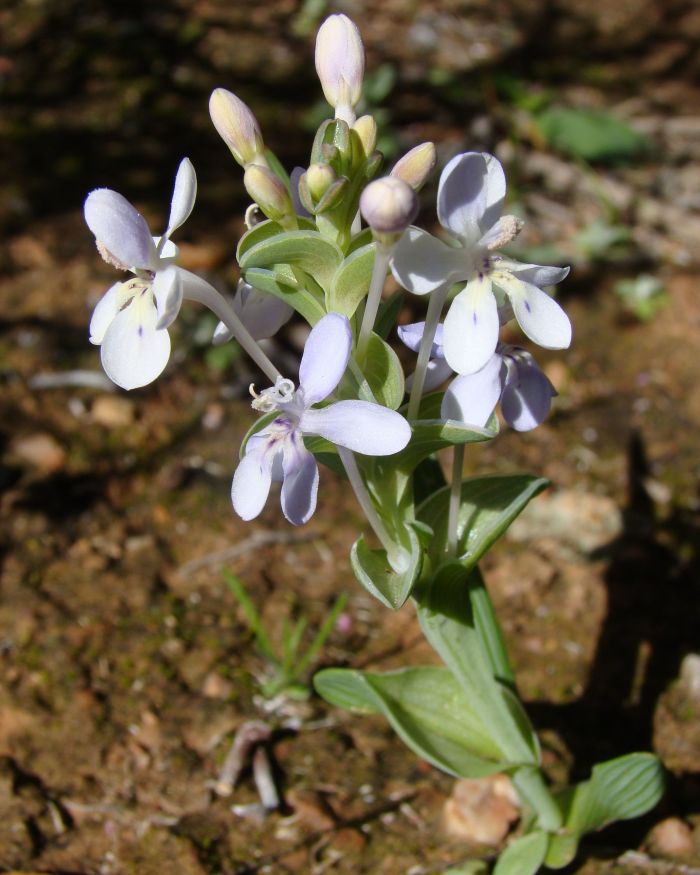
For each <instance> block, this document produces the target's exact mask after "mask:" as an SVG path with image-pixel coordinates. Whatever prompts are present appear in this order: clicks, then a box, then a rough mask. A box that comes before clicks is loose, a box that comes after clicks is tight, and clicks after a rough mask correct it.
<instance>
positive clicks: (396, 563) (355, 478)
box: [338, 447, 405, 571]
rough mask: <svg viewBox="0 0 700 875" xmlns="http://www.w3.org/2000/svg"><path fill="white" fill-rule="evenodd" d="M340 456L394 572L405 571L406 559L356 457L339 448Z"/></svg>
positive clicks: (358, 499) (359, 501)
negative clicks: (371, 495) (390, 533)
mask: <svg viewBox="0 0 700 875" xmlns="http://www.w3.org/2000/svg"><path fill="white" fill-rule="evenodd" d="M338 455H339V456H340V461H341V462H342V463H343V467H344V468H345V473H346V474H347V475H348V480H349V481H350V485H351V486H352V488H353V491H354V493H355V497H356V498H357V501H358V503H359V505H360V507H361V508H362V510H363V512H364V514H365V516H366V517H367V522H368V523H369V524H370V526H371V527H372V530H373V531H374V534H375V535H376V536H377V538H378V539H379V542H380V543H381V545H382V547H384V549H385V550H386V553H387V557H388V559H389V563H390V565H391V567H392V568H393V569H394V571H401V570H403V569H402V566H403V565H404V564H405V563H404V557H403V556H402V554H401V552H400V549H399V548H397V546H396V544H394V542H393V541H392V539H391V536H390V535H389V532H388V531H387V529H386V526H385V525H384V523H383V522H382V521H381V519H380V518H379V514H378V513H377V511H376V510H375V507H374V505H373V504H372V499H371V497H370V494H369V492H368V491H367V487H366V486H365V482H364V480H363V479H362V475H361V474H360V469H359V468H358V467H357V462H356V461H355V456H354V455H353V453H352V451H351V450H348V449H346V448H345V447H338Z"/></svg>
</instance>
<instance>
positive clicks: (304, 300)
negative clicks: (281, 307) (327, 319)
mask: <svg viewBox="0 0 700 875" xmlns="http://www.w3.org/2000/svg"><path fill="white" fill-rule="evenodd" d="M243 278H244V279H245V281H246V282H248V283H250V285H251V286H255V288H256V289H260V290H261V291H263V292H268V293H269V294H270V295H274V296H275V297H276V298H280V299H281V300H282V301H285V302H286V303H287V304H289V306H290V307H294V309H295V310H296V311H297V313H299V314H300V315H301V316H303V317H304V319H306V321H307V322H308V323H309V324H310V325H315V324H316V323H317V322H318V320H319V319H321V318H323V316H325V315H326V311H325V310H324V308H323V305H322V304H321V303H320V302H319V301H318V299H317V298H316V297H315V296H314V295H313V294H312V293H311V292H310V291H309V290H308V289H305V288H304V287H303V286H301V285H299V283H298V282H297V280H296V277H295V276H294V274H293V272H292V271H291V270H290V269H289V268H288V267H286V266H285V265H278V266H277V267H276V269H275V270H267V269H264V268H260V267H253V268H249V269H248V270H244V271H243Z"/></svg>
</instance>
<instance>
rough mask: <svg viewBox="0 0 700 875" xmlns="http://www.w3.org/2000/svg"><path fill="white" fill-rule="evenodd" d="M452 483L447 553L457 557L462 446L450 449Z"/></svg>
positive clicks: (462, 461)
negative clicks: (451, 454) (451, 453)
mask: <svg viewBox="0 0 700 875" xmlns="http://www.w3.org/2000/svg"><path fill="white" fill-rule="evenodd" d="M452 452H453V456H452V483H451V485H450V505H449V509H448V514H447V553H448V555H449V556H456V555H457V523H458V522H459V506H460V504H461V501H462V469H463V466H464V444H455V445H454V447H453V448H452Z"/></svg>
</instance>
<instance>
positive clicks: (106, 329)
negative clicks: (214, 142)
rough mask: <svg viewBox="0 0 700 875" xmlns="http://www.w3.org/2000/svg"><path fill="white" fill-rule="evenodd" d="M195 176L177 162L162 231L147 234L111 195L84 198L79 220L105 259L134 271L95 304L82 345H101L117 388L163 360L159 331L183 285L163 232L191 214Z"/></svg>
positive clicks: (150, 374)
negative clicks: (82, 216) (156, 234)
mask: <svg viewBox="0 0 700 875" xmlns="http://www.w3.org/2000/svg"><path fill="white" fill-rule="evenodd" d="M196 194H197V178H196V176H195V172H194V168H193V167H192V164H191V163H190V161H189V159H188V158H184V159H183V160H182V161H181V162H180V166H179V168H178V171H177V176H176V177H175V188H174V190H173V197H172V201H171V204H170V217H169V219H168V227H167V230H166V231H165V233H164V234H163V236H162V237H152V236H151V232H150V230H149V228H148V225H147V224H146V221H145V219H144V218H143V216H142V215H141V214H140V213H138V212H137V211H136V210H135V209H134V207H133V206H132V205H131V204H130V203H129V201H127V200H126V198H124V197H122V195H120V194H119V193H118V192H116V191H112V190H111V189H109V188H98V189H96V190H95V191H93V192H91V193H90V194H89V195H88V197H87V200H86V201H85V221H86V222H87V224H88V227H89V228H90V230H91V231H92V233H93V234H94V235H95V239H96V242H97V248H98V250H99V251H100V254H101V255H102V257H103V258H104V259H105V261H107V262H109V263H110V264H113V265H114V266H115V267H116V268H118V269H119V270H129V271H131V273H133V274H134V276H133V278H132V279H129V280H127V281H126V282H120V283H115V284H114V285H113V286H112V287H111V288H110V289H108V290H107V292H106V293H105V295H104V296H103V297H102V298H101V299H100V301H99V302H98V304H97V306H96V307H95V310H94V312H93V314H92V320H91V321H90V341H91V342H92V343H94V344H96V345H99V346H100V347H101V358H102V365H103V367H104V369H105V372H106V374H107V376H108V377H109V378H110V379H111V380H112V381H113V382H115V383H116V384H117V385H118V386H121V387H122V388H123V389H136V388H138V387H139V386H145V385H147V384H148V383H151V382H152V381H153V380H155V378H156V377H157V376H158V375H159V374H160V373H161V372H162V371H163V368H165V366H166V364H167V362H168V359H169V357H170V337H169V335H168V331H167V328H168V326H169V325H170V324H171V323H172V322H173V320H174V319H175V317H176V316H177V314H178V312H179V310H180V305H181V303H182V298H183V294H184V292H185V290H186V287H187V285H188V284H190V283H192V282H193V281H196V279H197V278H196V277H194V275H193V274H190V273H189V271H184V270H182V269H181V268H179V267H177V266H176V264H175V259H176V257H177V247H176V246H175V245H174V244H173V243H172V242H171V241H170V235H171V234H172V233H173V231H175V230H176V229H177V228H179V227H180V226H181V225H182V224H183V223H184V222H185V220H186V219H187V217H188V216H189V215H190V213H191V212H192V207H193V206H194V201H195V197H196Z"/></svg>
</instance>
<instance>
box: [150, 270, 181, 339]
mask: <svg viewBox="0 0 700 875" xmlns="http://www.w3.org/2000/svg"><path fill="white" fill-rule="evenodd" d="M151 290H152V292H153V297H154V298H155V299H156V307H157V309H158V322H157V323H156V328H158V329H163V328H167V327H168V325H171V324H172V323H173V322H174V321H175V318H176V316H177V314H178V313H179V312H180V306H181V304H182V278H181V276H180V269H179V268H177V267H175V265H174V264H171V265H169V266H168V267H166V268H165V270H159V271H158V272H157V273H156V275H155V279H154V280H153V285H152V286H151Z"/></svg>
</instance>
